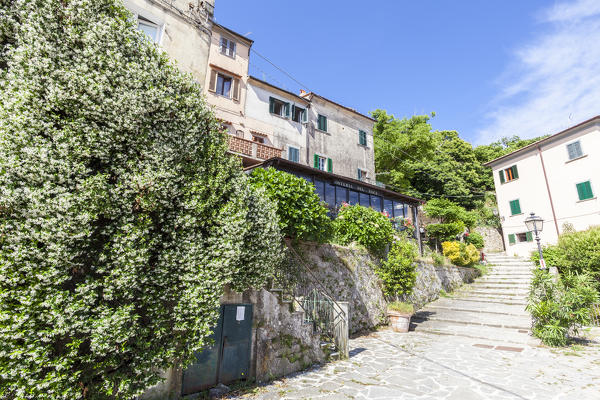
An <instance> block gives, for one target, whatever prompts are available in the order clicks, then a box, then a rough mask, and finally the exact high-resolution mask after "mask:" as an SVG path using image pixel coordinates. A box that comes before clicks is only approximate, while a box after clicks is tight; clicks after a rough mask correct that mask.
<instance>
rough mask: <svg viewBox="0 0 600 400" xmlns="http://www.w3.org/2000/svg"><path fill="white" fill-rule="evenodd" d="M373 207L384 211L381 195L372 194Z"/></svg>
mask: <svg viewBox="0 0 600 400" xmlns="http://www.w3.org/2000/svg"><path fill="white" fill-rule="evenodd" d="M371 208H374V209H375V210H377V211H379V212H381V211H383V209H382V208H381V197H379V196H375V195H374V194H372V195H371Z"/></svg>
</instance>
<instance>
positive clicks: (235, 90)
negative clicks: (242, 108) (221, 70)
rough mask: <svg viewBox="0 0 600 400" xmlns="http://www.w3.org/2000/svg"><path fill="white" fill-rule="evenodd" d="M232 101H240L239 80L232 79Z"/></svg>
mask: <svg viewBox="0 0 600 400" xmlns="http://www.w3.org/2000/svg"><path fill="white" fill-rule="evenodd" d="M233 99H234V100H235V101H240V80H239V79H237V78H233Z"/></svg>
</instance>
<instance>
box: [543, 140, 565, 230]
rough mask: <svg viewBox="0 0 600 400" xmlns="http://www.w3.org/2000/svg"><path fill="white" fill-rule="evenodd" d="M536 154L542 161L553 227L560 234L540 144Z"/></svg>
mask: <svg viewBox="0 0 600 400" xmlns="http://www.w3.org/2000/svg"><path fill="white" fill-rule="evenodd" d="M537 149H538V154H539V155H540V161H541V162H542V171H544V179H545V180H546V190H547V191H548V198H549V199H550V208H551V209H552V218H554V227H555V228H556V237H558V236H560V232H559V230H558V221H557V219H556V212H555V211H554V202H553V201H552V194H551V193H550V185H549V184H548V175H546V166H545V165H544V156H542V148H541V146H538V147H537Z"/></svg>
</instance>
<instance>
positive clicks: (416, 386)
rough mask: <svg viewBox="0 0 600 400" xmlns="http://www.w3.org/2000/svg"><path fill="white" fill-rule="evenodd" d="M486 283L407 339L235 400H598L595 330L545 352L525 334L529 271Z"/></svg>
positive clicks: (362, 347) (355, 351)
mask: <svg viewBox="0 0 600 400" xmlns="http://www.w3.org/2000/svg"><path fill="white" fill-rule="evenodd" d="M493 262H494V263H498V264H497V265H496V266H495V267H493V270H492V273H491V274H490V275H487V276H485V277H483V278H480V279H478V280H477V282H476V283H475V284H473V285H469V286H467V287H465V288H464V289H462V290H460V291H458V292H456V293H455V294H453V295H452V297H451V298H441V299H439V300H437V301H435V302H433V303H430V304H429V305H428V306H427V307H425V309H424V310H422V312H421V313H420V314H418V315H417V318H415V320H416V322H417V324H416V325H413V328H414V329H415V330H414V331H412V332H409V333H407V334H402V333H394V332H392V331H390V330H387V329H385V330H382V331H378V332H375V333H372V334H369V335H366V336H361V337H358V338H356V339H353V340H351V342H350V349H351V351H350V359H348V360H343V361H338V362H334V363H330V364H326V365H324V366H321V367H318V368H314V369H311V370H308V371H305V372H302V373H299V374H296V375H294V376H291V377H287V378H284V379H280V380H277V381H275V382H272V383H270V384H267V385H265V386H262V387H259V388H257V389H255V390H254V391H253V392H252V393H246V394H244V395H238V397H235V396H230V398H244V399H452V400H474V399H544V400H547V399H557V400H558V399H565V400H566V399H577V400H587V399H589V400H598V399H600V330H598V328H595V329H594V330H590V331H588V332H587V333H586V336H587V337H588V339H589V340H588V341H587V342H585V343H582V344H579V345H573V346H571V347H569V348H566V349H551V348H547V347H543V346H540V345H539V342H537V340H535V339H534V338H532V337H531V336H529V334H528V333H526V329H527V327H528V326H529V320H528V316H527V314H526V313H525V312H524V307H525V301H524V296H525V293H526V284H527V283H528V280H529V277H528V276H527V274H528V272H529V269H530V267H531V266H530V265H527V263H524V262H523V261H522V260H515V259H508V258H504V257H502V256H499V257H498V258H496V259H495V260H494V261H493Z"/></svg>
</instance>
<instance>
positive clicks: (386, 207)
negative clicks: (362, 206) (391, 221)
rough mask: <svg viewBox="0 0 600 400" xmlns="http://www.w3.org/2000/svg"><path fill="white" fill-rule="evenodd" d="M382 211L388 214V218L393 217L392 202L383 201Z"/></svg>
mask: <svg viewBox="0 0 600 400" xmlns="http://www.w3.org/2000/svg"><path fill="white" fill-rule="evenodd" d="M383 209H384V210H385V211H386V212H387V213H388V215H389V217H390V218H393V217H394V202H393V201H392V200H388V199H383Z"/></svg>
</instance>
